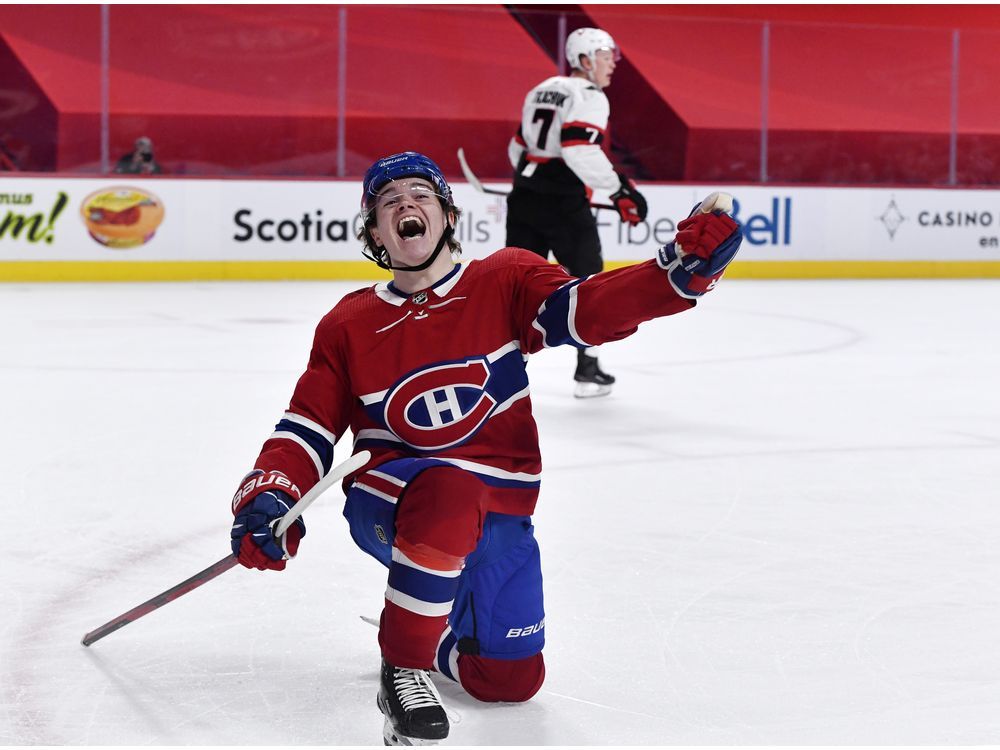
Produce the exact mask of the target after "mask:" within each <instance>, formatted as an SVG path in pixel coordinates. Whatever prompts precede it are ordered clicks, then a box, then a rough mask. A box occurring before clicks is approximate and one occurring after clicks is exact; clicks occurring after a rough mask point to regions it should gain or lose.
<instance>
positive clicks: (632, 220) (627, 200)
mask: <svg viewBox="0 0 1000 750" xmlns="http://www.w3.org/2000/svg"><path fill="white" fill-rule="evenodd" d="M618 179H620V180H621V183H622V186H621V188H619V190H618V192H616V193H612V194H611V202H612V203H614V204H615V208H617V209H618V213H619V214H620V215H621V220H622V221H623V222H627V223H629V224H631V225H632V226H635V225H636V224H639V223H640V222H643V221H645V220H646V214H648V213H649V206H647V205H646V199H645V198H643V197H642V193H640V192H639V191H638V190H637V189H636V187H635V182H633V181H632V180H630V179H629V178H628V177H626V176H625V175H623V174H621V173H619V174H618Z"/></svg>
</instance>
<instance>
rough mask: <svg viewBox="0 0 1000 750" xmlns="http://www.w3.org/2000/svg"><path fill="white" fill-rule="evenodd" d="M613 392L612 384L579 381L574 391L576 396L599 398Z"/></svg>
mask: <svg viewBox="0 0 1000 750" xmlns="http://www.w3.org/2000/svg"><path fill="white" fill-rule="evenodd" d="M609 393H611V386H610V385H600V384H598V383H577V384H576V388H575V389H574V391H573V397H574V398H597V397H598V396H607V395H608V394H609Z"/></svg>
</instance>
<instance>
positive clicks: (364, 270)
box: [0, 260, 392, 282]
mask: <svg viewBox="0 0 1000 750" xmlns="http://www.w3.org/2000/svg"><path fill="white" fill-rule="evenodd" d="M389 278H392V277H391V276H390V275H389V273H388V272H387V271H382V270H380V269H379V268H378V267H377V266H375V265H374V264H373V263H370V262H369V261H365V260H356V261H354V260H341V261H305V260H304V261H266V260H265V261H148V260H142V261H127V262H116V261H100V260H95V261H10V262H6V263H0V282H3V281H291V280H317V281H320V280H322V281H329V280H338V281H339V280H344V281H347V280H357V281H383V280H385V279H389Z"/></svg>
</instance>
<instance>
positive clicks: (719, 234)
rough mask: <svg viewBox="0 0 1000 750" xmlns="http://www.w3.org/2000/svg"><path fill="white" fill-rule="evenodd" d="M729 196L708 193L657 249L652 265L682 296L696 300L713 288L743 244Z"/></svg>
mask: <svg viewBox="0 0 1000 750" xmlns="http://www.w3.org/2000/svg"><path fill="white" fill-rule="evenodd" d="M732 213H733V197H732V196H731V195H729V193H712V194H711V195H709V196H708V197H707V198H705V200H703V201H702V202H701V203H699V204H698V205H697V206H695V207H694V210H692V211H691V214H690V215H689V216H688V218H686V219H684V221H682V222H680V223H679V224H678V225H677V235H676V236H675V237H674V240H673V242H669V243H667V244H666V245H664V246H663V247H662V248H660V250H659V252H658V253H657V256H656V263H657V265H659V266H660V268H662V269H663V270H665V271H666V272H667V278H668V279H670V285H671V286H672V287H673V288H674V291H676V292H677V294H679V295H680V296H682V297H685V298H686V299H697V298H698V297H700V296H702V295H703V294H705V293H706V292H709V291H711V290H712V289H714V288H715V285H716V284H717V283H718V281H719V279H720V278H722V274H723V273H725V270H726V266H728V265H729V263H730V262H731V261H732V259H733V258H734V257H735V256H736V252H737V250H739V249H740V243H741V242H742V241H743V232H742V231H741V229H740V225H739V224H738V223H737V222H736V221H735V219H733V216H732Z"/></svg>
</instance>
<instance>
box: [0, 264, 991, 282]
mask: <svg viewBox="0 0 1000 750" xmlns="http://www.w3.org/2000/svg"><path fill="white" fill-rule="evenodd" d="M635 262H637V261H610V262H608V263H607V264H605V267H606V268H608V269H611V268H621V267H623V266H629V265H632V264H633V263H635ZM388 278H391V277H390V275H389V273H388V272H386V271H381V270H379V269H378V268H377V267H376V266H374V265H373V264H372V263H370V262H368V261H363V260H359V261H351V260H342V261H127V262H121V261H3V262H0V282H9V281H13V282H30V281H281V280H289V281H293V280H294V281H300V280H301V281H306V280H316V281H383V280H385V279H388ZM726 278H728V279H996V278H1000V261H961V260H960V261H874V260H872V261H838V260H831V261H824V260H801V261H798V260H788V261H782V260H776V261H771V260H752V261H736V262H734V263H733V264H732V265H731V266H730V267H729V269H728V270H727V271H726Z"/></svg>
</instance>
